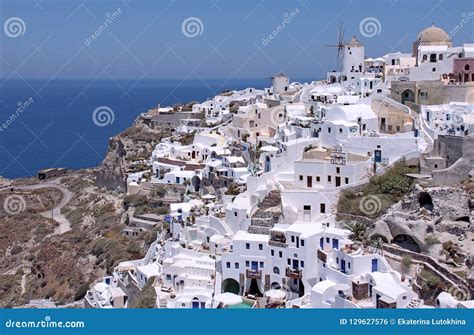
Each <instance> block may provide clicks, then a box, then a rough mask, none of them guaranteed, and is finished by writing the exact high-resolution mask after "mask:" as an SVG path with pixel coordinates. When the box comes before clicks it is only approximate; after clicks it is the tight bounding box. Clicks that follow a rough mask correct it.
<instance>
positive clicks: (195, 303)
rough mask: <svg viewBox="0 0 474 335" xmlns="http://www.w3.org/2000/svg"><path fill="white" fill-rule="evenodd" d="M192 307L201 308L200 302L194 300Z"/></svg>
mask: <svg viewBox="0 0 474 335" xmlns="http://www.w3.org/2000/svg"><path fill="white" fill-rule="evenodd" d="M192 307H193V308H199V300H198V299H197V298H194V299H193V303H192Z"/></svg>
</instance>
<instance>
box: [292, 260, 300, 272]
mask: <svg viewBox="0 0 474 335" xmlns="http://www.w3.org/2000/svg"><path fill="white" fill-rule="evenodd" d="M298 268H299V267H298V260H297V259H294V260H293V270H298Z"/></svg>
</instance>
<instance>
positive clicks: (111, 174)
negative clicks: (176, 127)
mask: <svg viewBox="0 0 474 335" xmlns="http://www.w3.org/2000/svg"><path fill="white" fill-rule="evenodd" d="M170 135H171V129H170V128H168V127H167V126H166V125H160V126H159V127H157V126H156V125H154V126H153V127H152V126H151V125H150V124H148V123H145V122H144V120H143V119H142V118H141V116H139V117H138V118H137V119H136V120H135V122H134V124H133V126H132V127H130V128H128V129H126V130H125V131H123V132H121V133H120V134H118V135H117V136H114V137H112V138H111V139H110V141H109V148H108V151H107V154H106V156H105V159H104V160H103V161H102V163H101V164H100V165H99V166H98V168H97V169H96V170H95V177H96V186H97V187H100V188H101V187H105V188H106V189H108V190H116V191H119V192H125V191H126V179H127V174H128V173H130V172H134V171H135V170H134V168H135V167H136V166H137V164H136V162H137V161H139V160H143V161H147V160H148V159H149V158H150V156H151V153H152V151H153V149H154V148H155V146H156V145H157V144H158V143H159V142H160V141H161V139H162V138H164V137H168V136H170Z"/></svg>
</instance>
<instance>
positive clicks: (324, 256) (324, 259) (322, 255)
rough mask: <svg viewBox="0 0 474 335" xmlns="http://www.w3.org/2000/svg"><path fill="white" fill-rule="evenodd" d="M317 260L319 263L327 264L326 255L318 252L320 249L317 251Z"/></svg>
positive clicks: (320, 251)
mask: <svg viewBox="0 0 474 335" xmlns="http://www.w3.org/2000/svg"><path fill="white" fill-rule="evenodd" d="M318 259H319V260H320V261H323V262H324V263H326V262H327V255H326V253H325V252H324V251H322V250H320V249H318Z"/></svg>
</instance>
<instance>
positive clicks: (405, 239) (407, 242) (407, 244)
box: [392, 234, 421, 252]
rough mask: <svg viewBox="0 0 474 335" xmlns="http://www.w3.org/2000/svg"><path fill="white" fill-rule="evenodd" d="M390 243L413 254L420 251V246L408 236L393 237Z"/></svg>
mask: <svg viewBox="0 0 474 335" xmlns="http://www.w3.org/2000/svg"><path fill="white" fill-rule="evenodd" d="M392 243H394V244H396V245H398V246H400V247H402V248H404V249H407V250H410V251H413V252H420V251H421V248H420V245H419V244H418V243H417V242H416V241H415V240H414V239H413V237H411V236H410V235H406V234H399V235H397V236H395V237H394V239H393V240H392Z"/></svg>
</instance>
